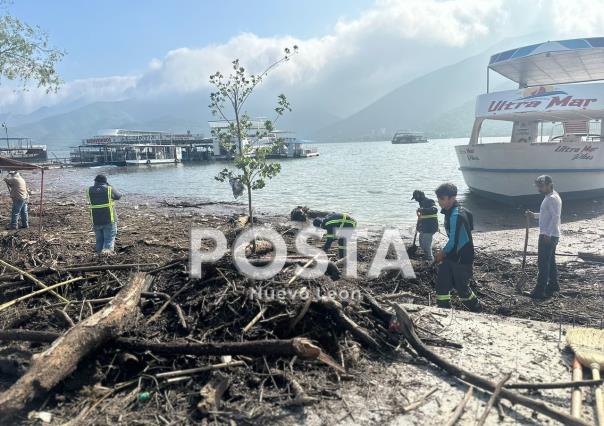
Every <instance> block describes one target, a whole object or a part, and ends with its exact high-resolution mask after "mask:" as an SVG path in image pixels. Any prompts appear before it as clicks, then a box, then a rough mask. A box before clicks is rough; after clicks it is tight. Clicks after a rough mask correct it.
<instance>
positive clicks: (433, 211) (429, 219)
mask: <svg viewBox="0 0 604 426" xmlns="http://www.w3.org/2000/svg"><path fill="white" fill-rule="evenodd" d="M411 199H412V200H415V201H417V202H418V203H419V209H417V232H418V233H419V246H420V247H421V248H422V251H423V252H424V259H426V260H427V261H430V262H432V261H433V260H434V256H433V255H432V239H433V237H434V234H435V233H436V232H438V209H437V208H436V203H435V202H434V200H433V199H431V198H428V197H426V194H424V192H423V191H420V190H418V189H416V190H415V191H413V196H412V197H411Z"/></svg>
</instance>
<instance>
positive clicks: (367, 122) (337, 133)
mask: <svg viewBox="0 0 604 426" xmlns="http://www.w3.org/2000/svg"><path fill="white" fill-rule="evenodd" d="M537 38H538V36H537V35H530V36H525V37H519V38H514V39H509V40H505V41H503V42H501V43H498V44H497V45H496V46H493V47H492V48H490V49H488V50H487V51H485V52H483V53H481V54H478V55H475V56H472V57H470V58H467V59H465V60H463V61H460V62H458V63H455V64H453V65H449V66H446V67H443V68H440V69H437V70H435V71H433V72H430V73H428V74H426V75H423V76H421V77H419V78H416V79H414V80H412V81H409V82H408V83H406V84H403V85H402V86H400V87H398V88H397V89H395V90H393V91H392V92H390V93H388V94H386V95H385V96H383V97H382V98H380V99H378V100H377V101H375V102H373V103H371V104H370V105H368V106H366V107H365V108H363V109H361V110H360V111H358V112H357V113H355V114H353V115H351V116H349V117H347V118H346V119H344V120H342V121H339V122H337V123H335V124H333V125H330V126H327V127H325V128H323V129H321V130H319V131H318V132H317V133H316V134H315V135H313V136H314V137H315V138H317V139H320V140H335V141H337V140H354V139H357V140H384V139H390V138H391V137H392V135H393V134H394V132H396V131H397V130H399V129H407V130H416V131H423V132H424V133H426V134H427V135H428V136H429V137H463V136H468V135H469V134H470V131H471V128H472V123H473V121H474V103H475V99H476V96H477V95H479V94H480V93H484V91H485V89H486V67H487V64H488V61H489V59H490V57H491V55H493V54H494V53H496V52H500V51H503V50H506V49H510V48H512V47H515V46H522V45H524V44H528V43H532V42H533V41H534V40H535V39H537ZM490 85H491V90H493V88H494V87H496V88H497V90H505V89H510V88H513V87H514V83H513V82H511V81H509V80H505V79H503V78H502V77H501V76H498V75H497V74H496V73H494V72H491V82H490ZM508 127H509V126H508V125H507V124H505V123H502V124H501V125H499V124H495V125H492V126H489V129H488V133H489V134H491V135H493V134H495V135H501V134H505V133H506V132H507V131H508V130H507V129H508ZM485 134H486V133H485Z"/></svg>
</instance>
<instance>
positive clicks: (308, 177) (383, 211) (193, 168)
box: [48, 138, 595, 229]
mask: <svg viewBox="0 0 604 426" xmlns="http://www.w3.org/2000/svg"><path fill="white" fill-rule="evenodd" d="M494 140H495V139H494ZM466 143H467V139H465V138H464V139H438V140H431V141H430V142H429V143H425V144H413V145H392V144H391V143H390V142H389V141H384V142H350V143H337V144H317V145H316V146H317V148H318V149H319V152H320V156H319V157H313V158H303V159H291V160H284V161H282V162H281V163H282V171H281V173H280V174H279V175H278V176H277V177H275V178H274V179H272V180H271V181H269V182H268V184H267V186H266V187H265V188H264V189H262V190H259V191H255V192H254V203H255V204H254V205H255V209H256V210H257V211H260V212H268V213H278V214H286V215H287V214H289V212H290V211H291V210H292V208H294V207H295V206H298V205H305V206H308V207H310V208H313V209H317V210H328V211H339V212H347V213H350V214H351V215H352V216H353V217H354V218H356V219H357V221H359V223H360V225H364V226H369V225H373V224H375V225H387V226H397V227H407V226H411V225H413V224H414V223H415V220H416V216H415V210H416V208H417V203H416V202H415V201H412V200H411V194H412V193H413V190H415V189H421V190H423V191H425V192H426V194H427V195H428V196H429V197H432V198H435V196H434V189H435V188H436V187H437V186H438V185H439V184H440V183H442V182H445V181H450V182H453V183H455V184H456V185H457V186H458V188H459V194H460V197H459V198H461V199H462V200H464V202H465V204H466V205H467V206H468V207H469V208H470V209H471V210H472V211H473V212H474V213H475V218H476V222H477V225H478V227H479V228H481V227H482V226H481V225H484V228H483V229H486V228H490V229H492V228H494V227H502V226H503V227H509V226H514V227H523V226H524V218H523V214H522V211H523V209H519V208H513V207H507V206H503V205H500V204H496V203H493V202H491V201H488V200H484V199H481V198H479V197H476V196H473V195H472V194H467V187H466V185H465V183H464V180H463V177H462V174H461V172H460V171H459V166H458V164H457V157H456V155H455V149H454V147H455V146H456V145H463V144H466ZM228 166H229V164H228V163H225V162H210V163H205V164H204V163H197V164H178V165H161V166H138V167H137V166H131V167H95V168H73V169H62V170H51V171H49V172H48V174H49V175H51V176H49V189H51V188H52V186H57V187H58V188H59V189H62V190H66V191H67V192H71V191H74V190H75V191H79V190H81V191H82V193H83V192H84V189H85V188H86V187H87V186H89V185H90V184H91V183H92V180H93V179H94V176H95V175H96V174H98V173H104V174H107V175H108V177H109V181H110V183H111V184H112V185H114V186H115V187H116V188H118V189H119V190H121V191H122V192H124V193H125V194H126V195H128V194H138V195H141V196H151V197H153V198H155V199H157V198H160V199H161V198H162V197H165V198H172V197H186V198H188V199H194V200H198V201H233V200H234V198H233V195H232V192H231V188H230V186H229V185H228V183H222V182H218V181H216V180H215V179H214V176H216V175H217V174H218V172H219V171H220V170H222V169H223V168H224V167H228ZM53 175H54V176H53ZM50 184H51V185H52V186H51V185H50ZM239 201H241V202H242V203H245V202H246V198H245V196H244V197H241V198H240V199H239ZM123 202H126V200H124V201H123ZM570 207H571V206H570V205H569V204H565V212H567V213H568V214H569V218H570V219H571V220H572V219H573V218H575V217H579V216H583V214H584V213H589V214H591V213H592V211H593V210H594V207H595V206H594V204H593V202H591V201H589V202H588V204H587V205H585V204H580V205H576V206H575V207H574V208H572V209H570ZM576 212H578V213H579V216H577V214H576ZM593 213H594V214H595V211H593ZM441 220H442V217H441Z"/></svg>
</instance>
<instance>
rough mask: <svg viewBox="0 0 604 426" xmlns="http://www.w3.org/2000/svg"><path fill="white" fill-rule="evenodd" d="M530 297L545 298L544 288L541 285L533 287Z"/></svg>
mask: <svg viewBox="0 0 604 426" xmlns="http://www.w3.org/2000/svg"><path fill="white" fill-rule="evenodd" d="M531 299H535V300H539V299H547V295H546V294H545V290H544V289H543V287H539V286H537V287H535V288H534V289H533V291H531Z"/></svg>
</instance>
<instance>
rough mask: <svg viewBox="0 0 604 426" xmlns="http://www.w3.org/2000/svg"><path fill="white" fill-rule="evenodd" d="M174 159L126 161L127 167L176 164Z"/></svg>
mask: <svg viewBox="0 0 604 426" xmlns="http://www.w3.org/2000/svg"><path fill="white" fill-rule="evenodd" d="M177 162H178V161H176V160H175V159H174V158H164V159H161V160H126V165H129V166H130V165H132V166H144V165H149V164H174V163H177Z"/></svg>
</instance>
